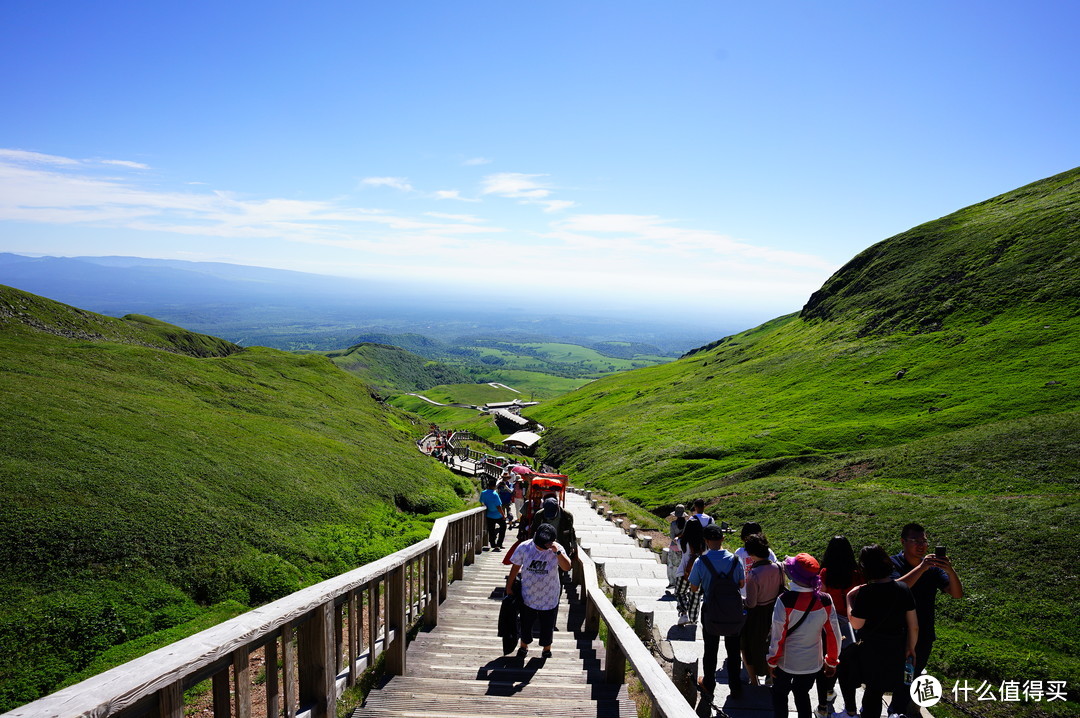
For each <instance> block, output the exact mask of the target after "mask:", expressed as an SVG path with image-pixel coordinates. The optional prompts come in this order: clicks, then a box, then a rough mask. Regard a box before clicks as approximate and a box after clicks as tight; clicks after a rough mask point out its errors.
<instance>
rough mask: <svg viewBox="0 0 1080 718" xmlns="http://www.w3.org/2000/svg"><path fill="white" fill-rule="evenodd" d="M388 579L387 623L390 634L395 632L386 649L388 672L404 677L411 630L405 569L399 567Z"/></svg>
mask: <svg viewBox="0 0 1080 718" xmlns="http://www.w3.org/2000/svg"><path fill="white" fill-rule="evenodd" d="M387 579H388V580H387V582H386V594H387V595H386V623H387V629H388V632H389V631H393V632H394V640H393V641H392V642H391V643H390V645H389V646H387V649H386V650H387V655H386V672H387V673H388V674H390V675H392V676H403V675H405V648H406V645H405V644H406V642H407V636H406V634H407V633H408V630H409V629H408V626H407V625H406V623H405V567H404V566H398V567H397V568H396V569H394V570H393V572H391V573H390V575H389V576H388V577H387Z"/></svg>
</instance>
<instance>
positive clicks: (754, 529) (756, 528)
mask: <svg viewBox="0 0 1080 718" xmlns="http://www.w3.org/2000/svg"><path fill="white" fill-rule="evenodd" d="M754 534H759V535H760V536H761V537H762V538H765V532H764V531H763V530H762V528H761V524H759V523H758V522H757V521H747V522H746V523H744V524H743V525H742V529H741V530H740V531H739V539H740V540H741V541H742V542H743V545H742V546H740V547H739V548H737V549H735V555H736V556H738V557H739V558H740V559H742V562H743V571H744V572H746V573H747V574H749V573H750V566H751V565H752V564H753V563H754V561H753V560H752V559H751V556H750V553H749V551H747V549H746V545H745V544H746V537H747V536H752V535H754ZM765 545H766V546H768V545H769V542H768V540H767V539H766V541H765ZM764 558H767V559H769V560H770V561H772V562H773V563H776V554H775V553H773V550H772V549H771V548H770V549H769V555H768V556H765V557H764Z"/></svg>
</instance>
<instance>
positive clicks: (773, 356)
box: [530, 169, 1080, 710]
mask: <svg viewBox="0 0 1080 718" xmlns="http://www.w3.org/2000/svg"><path fill="white" fill-rule="evenodd" d="M1078 357H1080V169H1078V170H1072V171H1070V172H1066V173H1064V174H1061V175H1058V176H1055V177H1051V178H1049V179H1046V180H1043V181H1041V182H1036V183H1034V184H1032V185H1029V186H1027V187H1024V188H1021V189H1019V190H1016V191H1014V192H1010V193H1007V194H1004V195H1002V196H1000V197H996V198H994V199H991V200H988V201H987V202H983V203H981V204H979V205H975V206H973V207H968V208H966V209H964V210H961V211H959V212H957V213H955V214H952V215H949V216H947V217H943V218H941V219H939V220H936V221H933V222H929V223H927V224H924V225H921V226H919V227H916V228H914V229H912V230H910V231H908V232H905V233H903V234H900V235H897V236H896V237H893V238H891V239H888V240H885V241H883V242H881V243H879V244H877V245H875V246H873V247H871V248H870V249H868V250H866V251H865V252H863V253H862V254H860V255H859V256H858V257H856V258H855V259H853V260H852V261H851V262H850V263H849V264H848V265H846V266H845V267H843V268H842V269H841V270H839V271H838V272H837V273H836V275H834V276H833V277H832V278H831V279H830V280H829V281H828V282H827V283H826V284H825V285H824V286H823V287H822V289H821V290H820V291H819V292H817V293H815V294H814V295H813V296H812V297H811V299H810V301H809V302H808V303H807V305H806V307H805V308H804V310H803V311H802V313H801V314H800V315H790V316H786V317H780V318H778V319H776V320H773V321H771V322H768V323H766V324H764V325H762V326H760V327H757V328H755V329H752V330H750V331H747V332H743V333H741V334H737V335H735V336H732V337H727V338H725V339H722V340H720V341H718V342H715V343H713V344H711V345H708V346H707V347H703V348H702V349H700V350H697V351H695V352H691V353H690V354H689V355H687V356H686V357H684V358H683V359H681V360H679V361H677V362H674V363H672V364H666V365H663V366H657V367H651V368H647V369H640V370H637V371H633V372H629V373H625V374H619V375H616V376H612V377H607V378H604V379H600V380H597V381H595V382H593V383H591V384H589V385H587V386H586V387H583V388H582V389H580V390H578V391H575V392H572V393H570V394H567V395H566V396H564V397H560V398H558V399H555V400H553V401H551V402H547V403H545V404H543V405H541V406H540V407H537V408H536V409H533V410H531V411H530V416H532V417H533V418H535V419H537V420H538V421H540V422H542V423H543V424H545V425H546V426H548V427H549V431H548V433H547V434H546V435H545V439H544V446H543V450H544V451H545V452H546V458H547V461H548V462H549V463H553V464H557V465H560V466H561V467H562V469H563V470H564V471H569V472H571V473H573V474H574V475H575V477H576V478H578V479H579V480H585V481H588V482H591V483H594V484H596V485H599V486H602V487H603V488H605V489H608V490H611V491H614V492H617V493H620V494H622V495H624V496H627V497H629V498H631V499H632V500H634V501H636V502H638V503H640V504H642V505H644V506H647V507H649V508H656V509H658V510H660V511H664V510H666V509H667V508H670V506H671V504H673V503H675V502H676V501H681V500H685V499H688V498H691V497H692V495H695V494H701V495H704V496H707V497H709V498H710V499H711V502H712V503H713V513H715V514H716V515H717V516H718V517H719V518H721V519H723V520H727V521H729V522H732V523H736V522H740V521H743V520H747V519H750V518H753V519H757V520H760V521H762V523H763V524H764V525H765V526H766V529H767V531H768V533H769V534H770V536H771V538H772V539H773V541H774V543H778V544H779V549H780V550H778V553H780V554H783V553H788V552H790V553H795V552H796V551H801V550H805V551H810V552H811V553H814V554H816V555H820V554H821V552H823V550H824V547H825V544H826V543H827V540H828V538H829V537H830V536H832V535H833V534H834V533H836V532H842V533H846V534H847V535H848V536H849V537H850V538H851V539H852V542H853V543H854V544H856V545H858V544H861V543H870V542H880V543H882V544H884V545H886V546H888V547H889V548H890V549H891V550H893V551H898V550H899V540H898V534H899V529H900V527H901V526H902V525H903V524H904V523H906V522H908V521H919V522H920V523H923V524H924V525H926V526H928V528H929V530H930V532H931V535H932V536H933V537H934V538H935V540H937V541H941V542H942V543H945V544H948V546H949V551H950V555H951V556H952V557H953V561H954V563H955V564H956V565H957V566H958V567H959V570H960V573H961V576H962V578H963V579H964V581H965V584H966V588H967V594H968V595H967V597H965V598H964V599H962V600H959V601H950V600H948V599H939V602H938V603H939V607H940V608H939V612H941V613H943V614H944V618H943V620H942V622H941V628H940V630H939V633H940V634H941V638H940V640H939V643H938V649H936V652H935V661H936V662H935V663H934V664H933V665H932V669H933V670H936V671H938V672H939V675H945V676H949V677H956V676H961V675H975V676H980V677H984V678H993V679H997V680H999V681H1000V680H1006V679H1010V680H1011V679H1016V678H1017V676H1022V677H1023V678H1024V679H1027V678H1046V679H1056V680H1068V681H1069V685H1070V687H1071V690H1072V691H1074V692H1075V690H1076V688H1075V687H1076V686H1077V681H1078V680H1080V653H1078V651H1077V649H1076V647H1075V644H1074V642H1073V641H1072V639H1071V637H1072V636H1076V635H1078V634H1080V621H1078V620H1077V618H1076V616H1075V613H1074V612H1072V611H1071V609H1069V608H1067V607H1068V606H1070V605H1071V602H1072V601H1073V600H1074V597H1075V595H1076V592H1077V587H1078V585H1077V579H1076V570H1075V566H1074V561H1073V558H1074V556H1075V547H1074V546H1073V545H1072V544H1073V542H1074V539H1075V536H1076V532H1077V528H1078V527H1080V511H1078V508H1080V501H1078V499H1077V489H1078V485H1080V438H1078V437H1080V367H1078V362H1077V358H1078ZM950 685H951V684H950ZM1070 700H1073V699H1070ZM982 709H983V706H980V710H982Z"/></svg>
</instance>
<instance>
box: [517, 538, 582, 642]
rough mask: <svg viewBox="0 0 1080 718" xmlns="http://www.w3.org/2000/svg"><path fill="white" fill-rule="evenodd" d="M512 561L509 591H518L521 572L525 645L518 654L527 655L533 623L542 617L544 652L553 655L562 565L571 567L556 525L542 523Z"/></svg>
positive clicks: (522, 621) (541, 633) (521, 546)
mask: <svg viewBox="0 0 1080 718" xmlns="http://www.w3.org/2000/svg"><path fill="white" fill-rule="evenodd" d="M510 563H511V564H513V566H512V567H511V569H510V575H509V576H508V577H507V579H506V593H507V595H509V594H512V593H513V592H514V579H515V578H517V577H518V575H519V574H520V575H521V645H520V646H519V648H518V655H524V654H525V652H526V651H528V650H529V644H530V643H532V629H533V624H534V623H536V622H537V621H539V622H540V648H541V650H542V651H543V653H542V654H541V655H542V656H543V657H544V658H549V657H550V656H551V642H552V640H553V637H554V632H555V617H556V615H557V614H558V611H559V596H560V594H561V593H562V584H561V583H560V581H559V569H560V568H561V569H562V570H564V571H569V570H570V566H571V564H570V557H569V556H567V555H566V549H564V548H563V547H562V546H561V545H560V544H559V543H558V542H557V541H556V540H555V529H554V528H553V527H552V526H551V525H550V524H540V526H539V527H537V529H536V535H535V536H533V538H532V539H531V540H529V541H523V542H521V543H520V544H519V545H518V547H517V549H515V551H514V554H513V555H512V556H511V557H510Z"/></svg>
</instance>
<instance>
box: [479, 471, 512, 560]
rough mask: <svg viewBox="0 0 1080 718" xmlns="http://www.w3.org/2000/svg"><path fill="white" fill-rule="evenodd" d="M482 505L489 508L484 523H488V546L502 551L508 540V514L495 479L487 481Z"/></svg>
mask: <svg viewBox="0 0 1080 718" xmlns="http://www.w3.org/2000/svg"><path fill="white" fill-rule="evenodd" d="M480 503H481V504H483V505H484V506H486V507H487V511H485V512H484V521H485V522H486V523H487V537H488V544H489V545H490V546H491V550H492V551H500V550H502V547H503V540H504V539H505V538H506V513H505V511H504V510H503V503H502V499H500V498H499V494H498V493H497V492H496V491H495V479H488V480H487V489H486V490H484V491H481V492H480Z"/></svg>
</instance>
